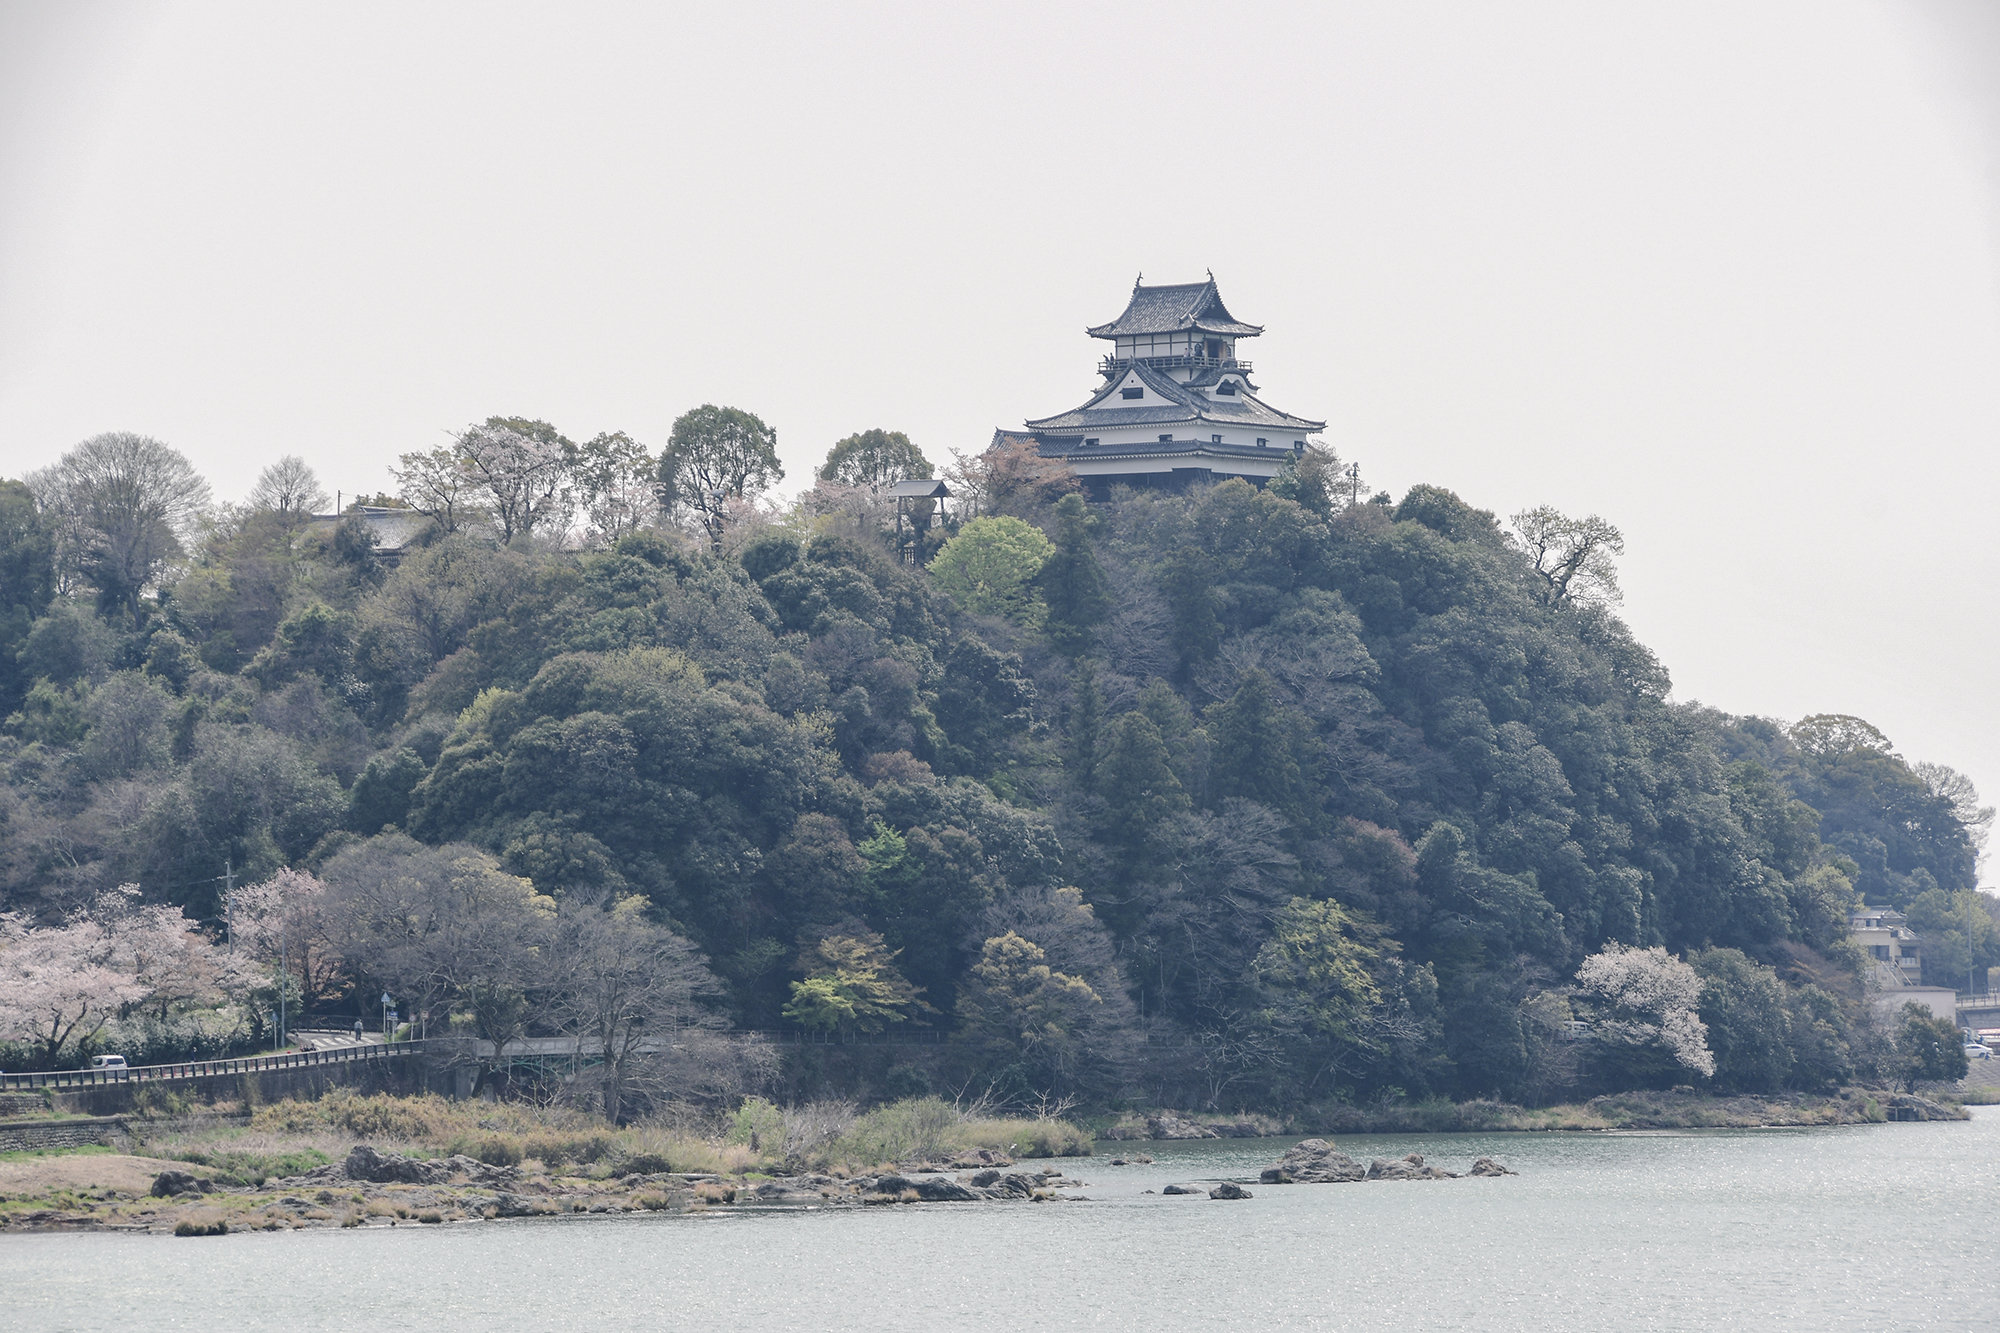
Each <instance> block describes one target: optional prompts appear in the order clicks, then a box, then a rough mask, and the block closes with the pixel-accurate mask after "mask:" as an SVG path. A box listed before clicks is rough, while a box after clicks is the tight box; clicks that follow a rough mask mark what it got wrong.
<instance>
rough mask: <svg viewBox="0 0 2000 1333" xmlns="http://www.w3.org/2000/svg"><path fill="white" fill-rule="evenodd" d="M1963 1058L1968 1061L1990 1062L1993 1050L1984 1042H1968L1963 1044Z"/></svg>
mask: <svg viewBox="0 0 2000 1333" xmlns="http://www.w3.org/2000/svg"><path fill="white" fill-rule="evenodd" d="M1965 1058H1966V1059H1968V1060H1991V1059H1992V1058H1993V1048H1992V1047H1991V1046H1988V1045H1987V1044H1986V1043H1985V1042H1980V1041H1968V1042H1967V1043H1965Z"/></svg>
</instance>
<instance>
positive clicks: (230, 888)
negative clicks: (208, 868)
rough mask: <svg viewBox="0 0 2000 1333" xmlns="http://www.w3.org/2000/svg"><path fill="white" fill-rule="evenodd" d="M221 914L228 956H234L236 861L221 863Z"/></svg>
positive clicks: (227, 860) (227, 858) (230, 858)
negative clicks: (227, 937)
mask: <svg viewBox="0 0 2000 1333" xmlns="http://www.w3.org/2000/svg"><path fill="white" fill-rule="evenodd" d="M222 914H223V917H224V919H225V920H226V921H227V922H228V924H227V925H226V926H225V927H224V928H223V929H224V930H225V932H226V933H227V934H228V936H229V956H230V957H231V958H234V957H235V956H236V861H235V859H234V858H233V857H224V858H223V861H222Z"/></svg>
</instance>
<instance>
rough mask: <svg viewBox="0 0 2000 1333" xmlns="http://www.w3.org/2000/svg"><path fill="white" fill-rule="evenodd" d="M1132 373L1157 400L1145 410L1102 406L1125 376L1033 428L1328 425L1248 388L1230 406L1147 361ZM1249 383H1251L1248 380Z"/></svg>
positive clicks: (1304, 428) (1068, 431) (1295, 428)
mask: <svg viewBox="0 0 2000 1333" xmlns="http://www.w3.org/2000/svg"><path fill="white" fill-rule="evenodd" d="M1128 369H1129V373H1130V374H1132V375H1136V376H1137V377H1138V378H1139V379H1140V380H1141V381H1142V382H1143V383H1144V384H1145V386H1146V389H1147V391H1148V393H1149V394H1150V395H1151V401H1149V402H1148V404H1147V406H1145V407H1098V406H1097V404H1099V403H1101V402H1103V401H1104V400H1105V399H1107V398H1109V397H1110V396H1111V395H1112V394H1113V393H1114V392H1116V391H1117V390H1118V389H1119V387H1120V386H1122V385H1123V384H1124V383H1125V376H1124V375H1119V376H1115V377H1113V378H1112V379H1109V380H1107V381H1106V382H1105V384H1104V387H1103V388H1102V389H1100V390H1098V392H1097V393H1096V394H1095V395H1094V396H1092V398H1091V399H1090V401H1089V402H1087V403H1085V404H1084V405H1083V406H1082V407H1079V408H1076V409H1075V410H1073V411H1069V412H1062V413H1059V414H1057V415H1056V416H1052V417H1043V418H1042V419H1041V420H1039V421H1030V422H1028V423H1027V425H1028V429H1029V430H1031V431H1035V432H1037V433H1040V434H1047V435H1080V434H1083V433H1085V432H1088V431H1097V430H1113V429H1116V428H1118V427H1121V426H1173V425H1181V424H1184V423H1186V424H1194V423H1207V424H1210V425H1216V426H1245V427H1250V428H1253V429H1254V428H1259V427H1262V428H1267V429H1269V430H1272V431H1292V432H1294V433H1300V434H1306V433H1310V432H1313V431H1317V430H1323V429H1324V428H1325V427H1326V423H1325V422H1324V421H1308V420H1306V419H1305V418H1304V417H1295V416H1292V415H1291V414H1289V413H1286V412H1280V411H1279V410H1278V409H1277V408H1275V407H1272V406H1271V405H1270V404H1268V403H1265V402H1263V401H1262V400H1261V399H1259V398H1257V397H1256V396H1255V395H1254V394H1252V393H1250V392H1249V390H1248V388H1247V387H1246V388H1245V389H1244V391H1243V392H1241V393H1238V394H1235V395H1234V396H1232V397H1231V398H1230V400H1229V401H1228V402H1226V403H1225V402H1218V401H1216V400H1215V399H1213V398H1210V397H1209V396H1208V395H1206V394H1204V393H1201V392H1199V391H1197V390H1195V389H1190V388H1187V387H1186V386H1184V385H1181V384H1177V383H1175V382H1174V381H1173V380H1172V379H1170V378H1169V377H1167V376H1166V375H1163V374H1161V373H1160V372H1159V371H1157V370H1154V369H1153V368H1152V367H1151V366H1148V365H1146V364H1145V363H1143V362H1134V363H1133V364H1132V365H1131V366H1130V367H1129V368H1128ZM1246 383H1247V382H1246Z"/></svg>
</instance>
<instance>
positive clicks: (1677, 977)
mask: <svg viewBox="0 0 2000 1333" xmlns="http://www.w3.org/2000/svg"><path fill="white" fill-rule="evenodd" d="M1576 981H1577V997H1578V999H1579V1001H1580V1002H1581V1003H1582V1005H1583V1006H1584V1007H1585V1008H1586V1011H1587V1012H1591V1013H1593V1014H1594V1015H1595V1022H1594V1024H1593V1025H1592V1028H1591V1032H1592V1035H1594V1036H1595V1037H1597V1038H1598V1039H1599V1040H1600V1041H1604V1042H1607V1043H1610V1044H1612V1045H1617V1046H1627V1047H1656V1048H1659V1049H1662V1050H1664V1051H1665V1052H1666V1053H1667V1054H1669V1055H1671V1056H1672V1057H1673V1058H1674V1060H1675V1062H1676V1063H1678V1064H1679V1065H1681V1066H1682V1067H1683V1068H1685V1069H1688V1070H1691V1071H1693V1072H1694V1073H1697V1074H1700V1075H1701V1076H1702V1077H1704V1078H1709V1077H1713V1076H1714V1074H1715V1056H1714V1055H1713V1054H1711V1053H1710V1051H1709V1049H1708V1025H1707V1024H1705V1023H1703V1022H1702V1021H1701V1014H1700V1007H1701V975H1700V974H1699V973H1698V972H1696V971H1695V970H1694V968H1692V967H1690V966H1689V965H1688V964H1686V963H1684V962H1682V961H1681V960H1680V959H1678V958H1676V957H1674V956H1673V955H1672V954H1670V953H1668V952H1667V951H1666V950H1665V949H1662V948H1659V947H1658V946H1657V945H1656V946H1655V947H1653V948H1651V949H1636V948H1630V947H1628V946H1626V945H1622V944H1612V945H1610V946H1608V947H1607V948H1606V949H1605V950H1604V952H1602V953H1597V954H1592V955H1591V956H1590V957H1588V958H1586V959H1584V960H1583V966H1582V967H1580V968H1578V969H1577V973H1576Z"/></svg>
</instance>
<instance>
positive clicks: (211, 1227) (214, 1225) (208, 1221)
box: [174, 1212, 229, 1236]
mask: <svg viewBox="0 0 2000 1333" xmlns="http://www.w3.org/2000/svg"><path fill="white" fill-rule="evenodd" d="M174 1234H175V1235H176V1236H226V1235H228V1234H229V1221H228V1219H227V1218H225V1217H223V1216H222V1215H221V1214H220V1213H207V1212H204V1213H190V1214H189V1215H188V1216H186V1217H183V1218H182V1219H181V1220H180V1221H178V1222H176V1223H174Z"/></svg>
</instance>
